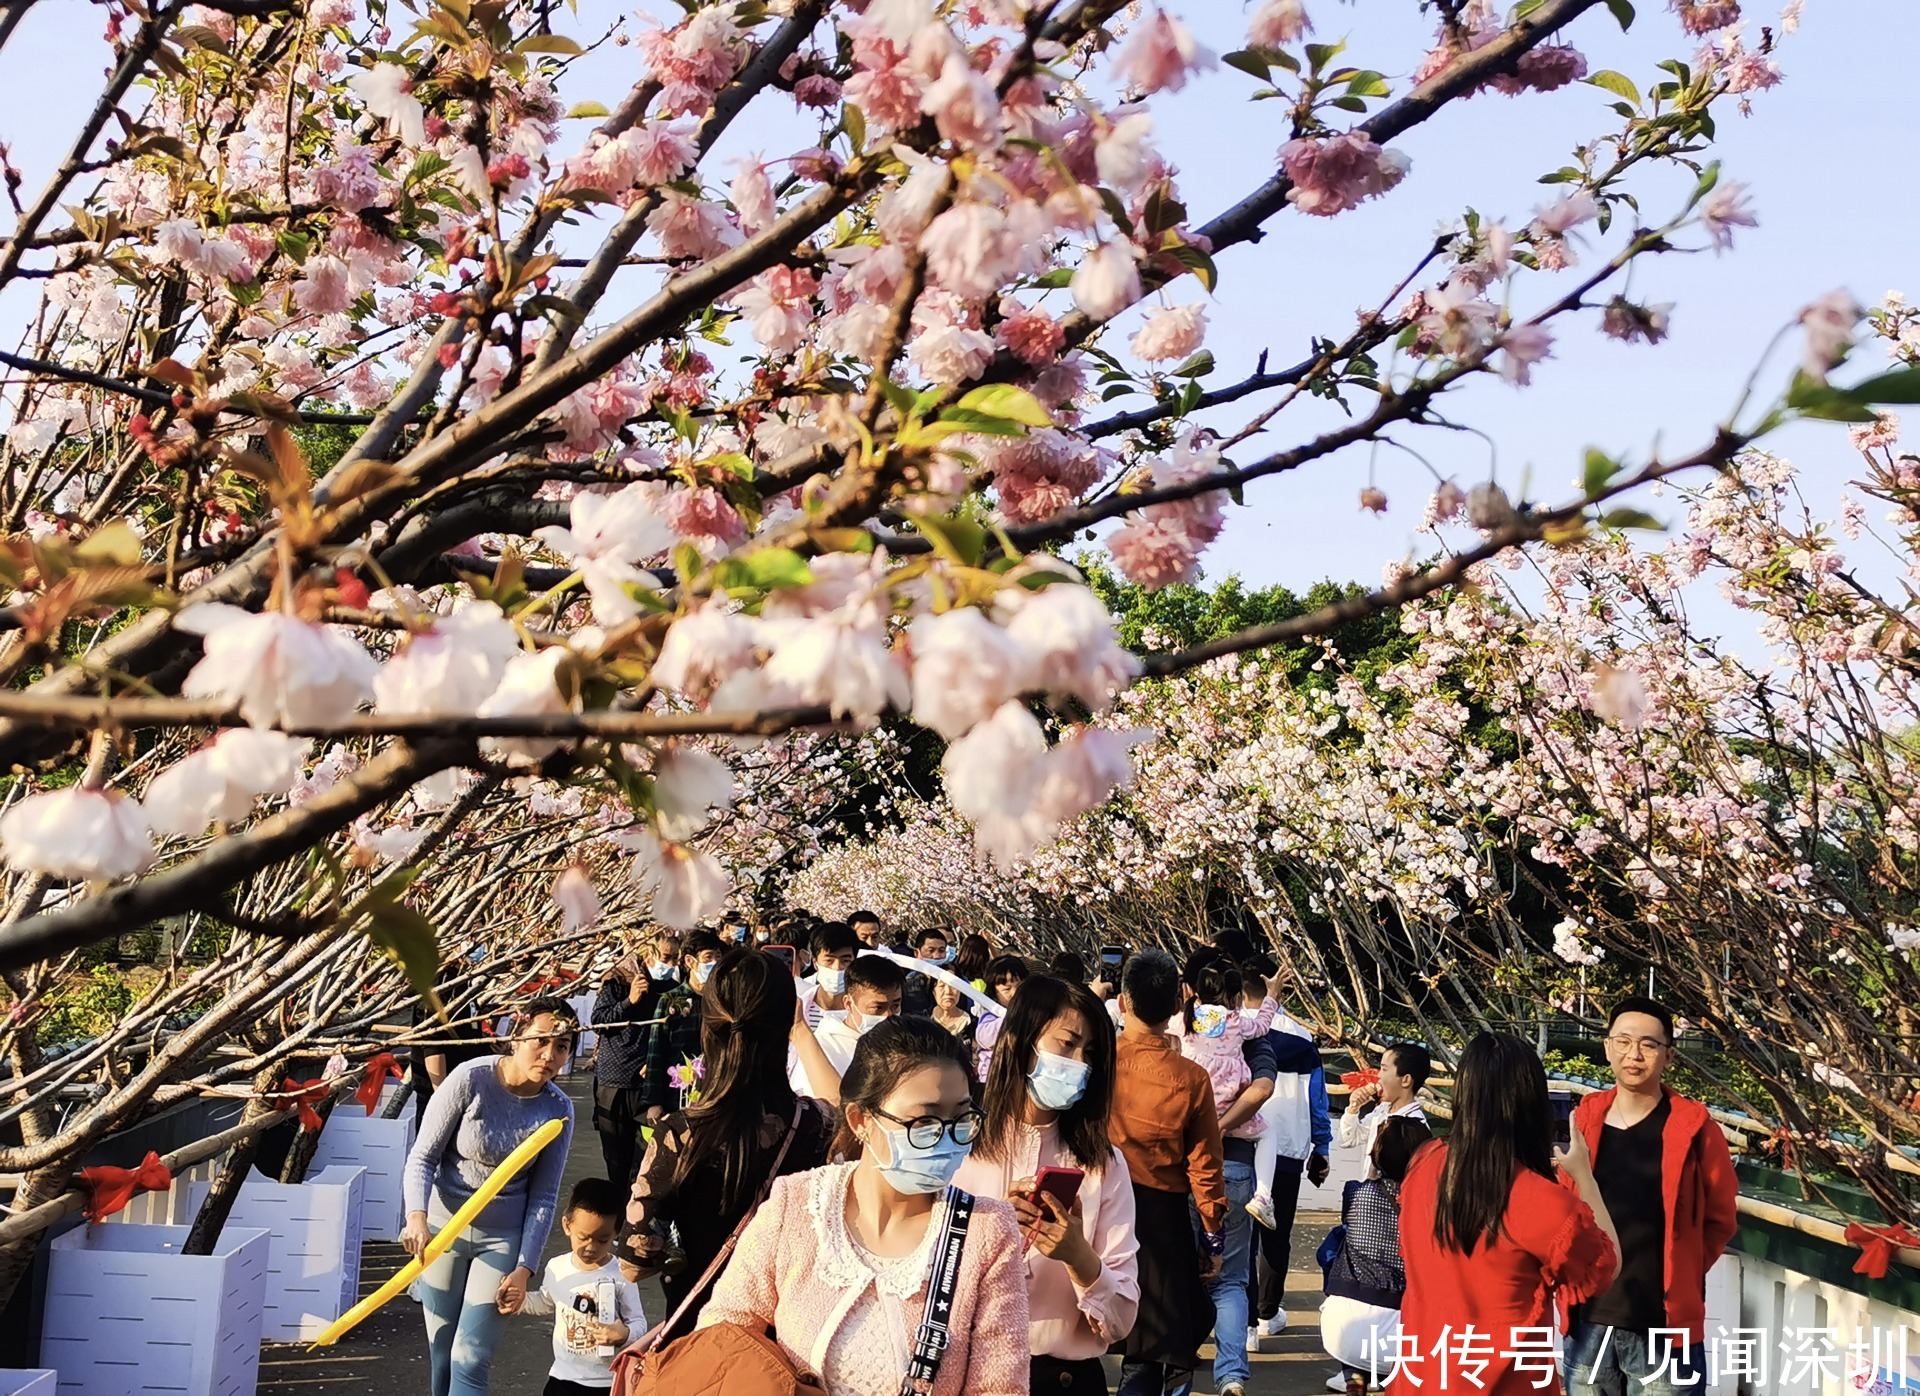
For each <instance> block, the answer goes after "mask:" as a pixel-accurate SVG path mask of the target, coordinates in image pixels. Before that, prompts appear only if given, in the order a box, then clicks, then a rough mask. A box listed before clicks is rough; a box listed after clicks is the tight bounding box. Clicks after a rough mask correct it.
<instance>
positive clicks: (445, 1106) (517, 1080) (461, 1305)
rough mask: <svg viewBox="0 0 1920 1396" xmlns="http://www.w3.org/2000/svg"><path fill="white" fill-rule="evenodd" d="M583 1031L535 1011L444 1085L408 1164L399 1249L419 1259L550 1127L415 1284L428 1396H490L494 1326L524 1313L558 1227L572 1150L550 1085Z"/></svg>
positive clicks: (548, 1008) (560, 1095)
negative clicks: (555, 1131) (558, 1123)
mask: <svg viewBox="0 0 1920 1396" xmlns="http://www.w3.org/2000/svg"><path fill="white" fill-rule="evenodd" d="M579 1032H580V1024H579V1021H578V1020H577V1019H576V1018H575V1017H574V1014H573V1010H572V1009H571V1008H570V1007H568V1006H567V1004H566V1003H565V1001H563V1000H561V999H557V998H539V999H535V1000H533V1001H532V1002H531V1003H529V1004H528V1005H527V1006H526V1009H525V1010H524V1011H523V1012H522V1013H520V1014H519V1015H518V1016H517V1018H516V1020H515V1024H514V1034H513V1042H512V1045H511V1047H510V1049H509V1051H508V1053H507V1055H506V1056H503V1057H496V1056H486V1057H481V1058H479V1059H478V1060H476V1061H470V1062H465V1063H463V1064H462V1065H460V1066H459V1067H457V1068H455V1069H454V1070H453V1071H452V1072H450V1073H448V1075H447V1076H446V1078H445V1079H444V1080H443V1081H442V1082H441V1083H440V1087H439V1089H438V1090H436V1091H434V1093H433V1099H432V1100H431V1101H430V1102H428V1105H427V1109H426V1112H425V1114H424V1115H423V1116H422V1117H421V1120H420V1136H419V1138H418V1139H416V1140H415V1141H414V1145H413V1151H412V1152H411V1153H410V1154H408V1155H407V1171H406V1179H405V1191H406V1202H407V1225H406V1229H405V1230H404V1231H403V1232H402V1233H401V1235H400V1244H401V1245H403V1246H405V1247H406V1249H407V1251H408V1253H409V1254H412V1255H418V1254H419V1253H420V1252H421V1251H422V1250H423V1249H425V1247H426V1244H427V1242H428V1241H429V1240H430V1239H431V1238H432V1237H433V1236H434V1234H435V1233H436V1232H438V1231H439V1229H440V1228H441V1227H442V1226H444V1225H445V1224H446V1223H447V1222H448V1220H450V1219H451V1218H452V1216H453V1213H454V1212H455V1210H457V1209H458V1208H459V1207H460V1205H461V1204H462V1203H464V1202H465V1201H466V1200H467V1199H468V1198H470V1197H472V1196H473V1194H474V1191H475V1189H477V1188H478V1187H479V1186H480V1185H481V1184H482V1183H484V1182H485V1181H486V1180H487V1178H488V1176H489V1175H490V1174H491V1173H492V1172H493V1170H494V1169H495V1168H497V1167H499V1166H500V1164H501V1162H502V1161H503V1160H505V1158H506V1157H507V1155H508V1154H510V1153H512V1152H513V1151H514V1150H515V1149H516V1148H518V1147H519V1146H520V1144H521V1143H522V1141H524V1140H525V1139H526V1138H527V1136H528V1135H530V1134H532V1133H533V1132H534V1131H535V1130H536V1129H538V1128H540V1126H541V1125H543V1124H545V1123H546V1122H547V1121H548V1120H564V1121H565V1122H566V1129H565V1130H564V1131H563V1132H562V1133H561V1135H560V1137H559V1138H558V1139H556V1140H554V1141H553V1143H551V1144H549V1145H547V1147H546V1148H544V1149H542V1150H541V1151H540V1155H539V1157H538V1158H536V1159H534V1161H533V1164H532V1166H531V1167H529V1168H527V1169H525V1170H523V1171H522V1172H521V1173H520V1174H519V1175H518V1176H517V1177H515V1178H514V1179H513V1180H512V1181H511V1182H509V1183H508V1184H507V1185H506V1187H504V1188H502V1189H501V1191H500V1195H499V1196H498V1197H496V1198H495V1199H494V1200H493V1201H492V1202H490V1203H488V1204H487V1206H486V1209H485V1210H484V1211H482V1212H481V1213H480V1215H479V1216H478V1217H477V1218H475V1219H474V1222H473V1224H472V1225H471V1226H469V1227H468V1228H467V1229H466V1230H465V1231H463V1232H462V1233H461V1234H460V1237H459V1239H457V1240H456V1241H455V1242H454V1243H453V1245H452V1246H451V1247H449V1248H448V1249H447V1251H446V1252H445V1254H443V1255H442V1256H441V1257H440V1258H439V1259H438V1260H436V1261H434V1262H433V1264H431V1265H429V1266H428V1267H427V1268H426V1270H425V1271H424V1272H423V1273H422V1274H421V1276H420V1280H419V1284H418V1290H417V1292H418V1294H419V1296H420V1307H421V1308H422V1309H424V1310H425V1311H426V1318H427V1349H428V1352H429V1354H430V1356H431V1358H432V1362H433V1392H432V1396H486V1391H487V1377H488V1373H489V1371H490V1370H491V1368H492V1365H493V1342H494V1337H495V1335H496V1333H497V1332H498V1330H499V1326H500V1316H501V1315H502V1314H511V1313H517V1312H519V1309H520V1306H521V1304H522V1303H524V1302H525V1300H526V1297H527V1283H528V1281H530V1280H531V1279H532V1278H533V1277H534V1276H535V1275H537V1274H539V1273H540V1256H541V1252H542V1251H543V1250H545V1248H546V1244H547V1231H548V1230H549V1228H551V1227H552V1225H553V1212H554V1206H555V1204H556V1202H557V1200H558V1198H559V1193H560V1174H561V1172H562V1170H564V1169H565V1167H566V1163H567V1149H568V1146H569V1145H570V1144H571V1143H572V1141H573V1102H572V1101H571V1100H569V1099H567V1095H566V1092H564V1091H562V1090H561V1089H560V1087H559V1086H557V1085H555V1084H554V1081H555V1078H557V1077H558V1076H559V1075H560V1073H561V1071H562V1070H564V1069H565V1067H566V1064H567V1058H568V1057H569V1056H571V1055H572V1053H573V1048H574V1043H575V1040H576V1039H577V1038H578V1036H579Z"/></svg>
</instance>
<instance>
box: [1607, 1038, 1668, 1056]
mask: <svg viewBox="0 0 1920 1396" xmlns="http://www.w3.org/2000/svg"><path fill="white" fill-rule="evenodd" d="M1607 1045H1608V1046H1609V1047H1611V1048H1613V1050H1614V1051H1616V1052H1618V1053H1619V1054H1620V1055H1621V1056H1623V1057H1631V1056H1636V1055H1645V1056H1649V1057H1651V1056H1652V1055H1653V1054H1654V1053H1655V1052H1664V1051H1666V1050H1667V1048H1669V1047H1671V1046H1673V1044H1672V1043H1671V1042H1662V1041H1661V1040H1660V1039H1659V1038H1657V1037H1628V1036H1627V1035H1626V1034H1624V1033H1620V1034H1616V1035H1615V1036H1613V1037H1609V1038H1608V1039H1607Z"/></svg>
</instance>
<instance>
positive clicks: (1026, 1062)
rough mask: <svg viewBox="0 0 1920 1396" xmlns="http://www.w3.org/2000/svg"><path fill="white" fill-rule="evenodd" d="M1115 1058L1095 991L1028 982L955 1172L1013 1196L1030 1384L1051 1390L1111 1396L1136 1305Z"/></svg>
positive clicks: (976, 1185)
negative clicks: (982, 1117) (1109, 1354)
mask: <svg viewBox="0 0 1920 1396" xmlns="http://www.w3.org/2000/svg"><path fill="white" fill-rule="evenodd" d="M1113 1058H1114V1042H1113V1029H1112V1028H1111V1027H1109V1026H1108V1025H1107V1015H1106V1010H1105V1009H1104V1008H1102V1007H1101V1004H1100V1000H1099V999H1097V998H1095V997H1094V996H1093V994H1092V992H1091V991H1090V990H1088V989H1084V988H1082V987H1081V986H1080V985H1078V984H1068V983H1065V982H1064V981H1062V980H1059V979H1055V978H1052V977H1051V976H1049V975H1035V976H1034V977H1033V978H1031V979H1028V980H1027V981H1026V982H1025V983H1023V984H1022V985H1021V986H1020V991H1019V992H1018V993H1016V994H1015V995H1014V996H1013V1002H1012V1004H1011V1005H1010V1006H1009V1007H1008V1009H1007V1018H1006V1024H1005V1026H1004V1027H1003V1028H1002V1029H1001V1031H1000V1044H999V1047H998V1049H997V1051H996V1052H995V1054H994V1058H993V1069H992V1071H990V1072H989V1073H988V1075H987V1084H986V1089H985V1091H984V1092H983V1094H982V1097H981V1106H982V1108H983V1110H984V1111H985V1113H986V1121H985V1123H984V1124H982V1126H981V1128H980V1137H979V1139H978V1140H976V1141H975V1142H974V1146H973V1152H972V1154H970V1155H969V1156H968V1158H967V1161H966V1162H965V1163H963V1164H962V1165H961V1166H960V1172H959V1175H958V1176H957V1177H956V1179H955V1181H956V1182H957V1183H958V1185H959V1186H960V1187H963V1188H965V1189H966V1190H967V1191H968V1192H971V1193H973V1194H975V1195H976V1196H980V1197H1004V1198H1007V1199H1008V1200H1009V1201H1011V1202H1012V1203H1013V1207H1014V1214H1015V1216H1016V1217H1017V1218H1018V1220H1019V1222H1020V1225H1021V1228H1022V1230H1023V1231H1024V1232H1025V1234H1026V1237H1027V1243H1028V1246H1029V1249H1028V1251H1027V1265H1026V1269H1027V1303H1028V1309H1029V1312H1028V1323H1027V1337H1028V1348H1029V1350H1030V1352H1031V1356H1032V1361H1031V1366H1030V1375H1031V1380H1032V1389H1033V1390H1034V1391H1035V1392H1036V1393H1047V1396H1053V1393H1059V1394H1060V1396H1106V1390H1107V1379H1106V1374H1105V1372H1104V1371H1103V1370H1102V1368H1101V1365H1100V1358H1101V1356H1102V1355H1103V1354H1104V1353H1105V1352H1106V1350H1107V1349H1108V1348H1109V1347H1110V1346H1112V1345H1113V1344H1114V1343H1117V1342H1119V1341H1120V1340H1121V1339H1122V1338H1125V1337H1126V1336H1127V1334H1128V1332H1130V1331H1131V1330H1132V1328H1133V1320H1134V1315H1135V1314H1136V1313H1138V1311H1139V1307H1140V1262H1139V1249H1140V1248H1139V1242H1138V1240H1137V1239H1136V1238H1135V1236H1134V1230H1133V1180H1132V1177H1131V1175H1129V1173H1128V1172H1127V1163H1126V1160H1125V1159H1123V1158H1121V1157H1120V1155H1119V1153H1118V1152H1116V1151H1115V1149H1114V1147H1113V1145H1112V1144H1111V1143H1110V1142H1108V1139H1107V1113H1108V1111H1109V1110H1111V1109H1112V1107H1113ZM1048 1169H1075V1170H1078V1172H1079V1173H1080V1175H1081V1176H1080V1181H1079V1184H1078V1186H1077V1187H1074V1188H1072V1189H1071V1190H1058V1189H1056V1190H1051V1191H1050V1190H1047V1189H1043V1188H1041V1187H1040V1186H1039V1185H1038V1184H1039V1180H1040V1178H1042V1177H1043V1176H1045V1171H1046V1170H1048ZM1069 1181H1070V1180H1069ZM1066 1199H1071V1200H1070V1201H1069V1200H1066Z"/></svg>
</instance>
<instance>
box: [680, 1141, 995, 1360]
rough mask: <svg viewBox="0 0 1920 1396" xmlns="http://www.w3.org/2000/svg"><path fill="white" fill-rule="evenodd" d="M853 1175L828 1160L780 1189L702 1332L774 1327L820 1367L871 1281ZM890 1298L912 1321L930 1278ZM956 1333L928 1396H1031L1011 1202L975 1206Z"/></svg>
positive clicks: (956, 1299) (937, 1216)
mask: <svg viewBox="0 0 1920 1396" xmlns="http://www.w3.org/2000/svg"><path fill="white" fill-rule="evenodd" d="M853 1168H854V1165H852V1164H850V1163H847V1164H833V1165H829V1166H828V1167H826V1168H816V1169H814V1170H813V1171H812V1172H811V1173H796V1174H793V1175H792V1176H790V1177H786V1178H781V1179H779V1180H778V1181H776V1182H775V1183H774V1185H773V1193H772V1195H771V1196H770V1197H768V1199H767V1201H766V1203H765V1204H764V1205H763V1206H762V1207H761V1208H760V1210H759V1212H757V1213H756V1214H755V1215H754V1218H753V1220H752V1221H751V1222H749V1223H748V1224H747V1229H746V1231H745V1232H744V1233H743V1234H742V1235H741V1237H740V1245H739V1248H738V1249H737V1250H736V1251H735V1252H734V1256H733V1259H732V1260H731V1261H730V1262H728V1264H727V1268H726V1271H725V1273H723V1274H722V1275H721V1276H720V1279H719V1282H718V1283H717V1284H715V1285H714V1288H713V1298H712V1299H711V1300H709V1301H708V1303H707V1306H706V1308H704V1309H703V1310H701V1312H700V1326H701V1327H703V1328H704V1327H706V1326H708V1325H710V1324H714V1323H723V1322H724V1323H738V1324H742V1325H745V1326H747V1327H751V1328H770V1329H772V1331H773V1336H774V1338H775V1339H776V1340H777V1341H778V1342H779V1344H780V1346H781V1347H783V1348H785V1349H786V1351H787V1355H788V1356H789V1357H791V1358H792V1359H793V1360H794V1361H795V1362H797V1363H799V1364H800V1365H802V1366H804V1367H806V1368H807V1369H808V1370H810V1371H814V1372H818V1371H819V1370H820V1369H821V1366H822V1365H823V1364H824V1362H825V1360H826V1354H827V1348H828V1345H829V1344H831V1343H832V1341H833V1337H834V1334H835V1333H836V1332H837V1331H838V1330H839V1328H840V1325H841V1324H842V1323H843V1322H845V1320H846V1317H847V1314H848V1311H849V1310H851V1309H852V1308H853V1306H854V1304H855V1303H856V1302H857V1301H858V1300H859V1298H860V1297H861V1295H862V1294H863V1293H864V1292H865V1291H866V1290H867V1289H868V1288H869V1287H870V1286H872V1285H873V1283H874V1278H873V1274H872V1272H871V1271H869V1270H868V1269H867V1268H866V1267H865V1266H864V1265H862V1264H861V1263H860V1260H859V1258H858V1257H857V1256H856V1255H855V1253H854V1250H853V1242H852V1240H851V1238H850V1237H849V1236H848V1235H847V1224H846V1218H847V1211H846V1205H847V1185H848V1180H849V1179H850V1178H851V1176H852V1174H853ZM943 1215H944V1213H943V1212H942V1211H941V1209H939V1208H936V1209H935V1212H934V1217H933V1221H932V1222H931V1223H930V1225H931V1226H932V1227H934V1228H935V1229H937V1228H938V1227H940V1226H941V1225H942V1218H943ZM895 1297H896V1298H898V1299H900V1300H901V1302H902V1304H903V1305H904V1307H905V1309H906V1311H907V1312H908V1313H909V1314H911V1315H913V1317H914V1319H915V1321H916V1322H917V1321H918V1318H919V1314H920V1311H921V1307H922V1306H923V1305H924V1304H925V1302H926V1277H925V1276H924V1275H922V1276H920V1277H919V1278H918V1279H917V1280H916V1281H915V1286H914V1289H913V1291H912V1292H911V1293H909V1294H903V1295H896V1296H895ZM949 1332H950V1334H951V1339H952V1346H950V1347H949V1348H948V1349H947V1354H946V1357H945V1358H944V1359H943V1360H942V1362H941V1364H940V1375H939V1378H938V1379H937V1380H936V1381H935V1382H934V1384H933V1392H932V1396H1027V1367H1028V1354H1027V1268H1026V1266H1025V1264H1023V1263H1022V1259H1021V1254H1020V1229H1019V1227H1018V1226H1017V1225H1016V1224H1015V1222H1014V1219H1013V1208H1012V1207H1010V1206H1009V1205H1008V1204H1006V1203H1005V1202H1000V1201H996V1200H994V1199H992V1198H985V1197H983V1198H979V1199H977V1201H976V1203H975V1206H974V1212H973V1220H972V1221H971V1222H969V1223H968V1225H967V1243H966V1247H965V1249H964V1250H963V1251H962V1252H961V1258H960V1278H959V1282H958V1284H957V1286H956V1287H955V1291H954V1296H953V1318H952V1321H951V1327H950V1329H949ZM901 1375H902V1376H903V1377H904V1376H905V1373H902V1374H901Z"/></svg>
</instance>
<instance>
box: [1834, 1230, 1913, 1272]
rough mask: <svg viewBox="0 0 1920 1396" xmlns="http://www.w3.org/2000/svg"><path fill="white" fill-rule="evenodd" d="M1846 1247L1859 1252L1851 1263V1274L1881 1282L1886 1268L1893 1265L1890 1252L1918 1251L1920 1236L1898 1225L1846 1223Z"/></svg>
mask: <svg viewBox="0 0 1920 1396" xmlns="http://www.w3.org/2000/svg"><path fill="white" fill-rule="evenodd" d="M1847 1244H1848V1245H1850V1246H1858V1247H1859V1248H1860V1258H1859V1259H1858V1260H1856V1261H1854V1262H1853V1273H1854V1274H1856V1275H1865V1276H1866V1277H1867V1278H1868V1279H1873V1280H1884V1279H1885V1278H1886V1277H1887V1266H1889V1265H1891V1264H1892V1263H1893V1253H1894V1251H1896V1250H1898V1249H1900V1248H1902V1247H1913V1248H1917V1249H1920V1236H1915V1235H1914V1234H1913V1233H1912V1232H1911V1231H1909V1230H1907V1228H1906V1227H1904V1226H1902V1225H1901V1224H1900V1223H1898V1222H1896V1223H1894V1224H1893V1225H1892V1226H1868V1225H1866V1224H1865V1223H1863V1222H1848V1223H1847Z"/></svg>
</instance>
